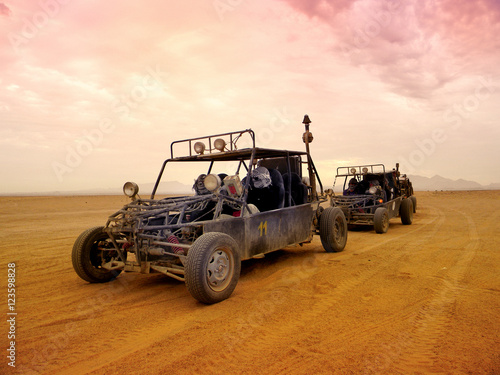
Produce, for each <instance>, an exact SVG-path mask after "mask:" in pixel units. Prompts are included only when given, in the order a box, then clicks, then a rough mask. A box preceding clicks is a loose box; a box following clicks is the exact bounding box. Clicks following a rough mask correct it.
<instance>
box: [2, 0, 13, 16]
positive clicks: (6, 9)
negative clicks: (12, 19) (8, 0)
mask: <svg viewBox="0 0 500 375" xmlns="http://www.w3.org/2000/svg"><path fill="white" fill-rule="evenodd" d="M0 14H1V15H2V16H10V14H11V11H10V9H9V7H8V6H7V5H5V4H4V3H0Z"/></svg>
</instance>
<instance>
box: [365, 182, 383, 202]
mask: <svg viewBox="0 0 500 375" xmlns="http://www.w3.org/2000/svg"><path fill="white" fill-rule="evenodd" d="M365 194H371V195H376V196H378V197H380V198H382V200H383V201H384V202H386V201H387V196H386V193H385V191H384V190H383V189H382V187H381V186H380V182H378V181H377V180H371V181H370V186H369V187H368V189H366V191H365Z"/></svg>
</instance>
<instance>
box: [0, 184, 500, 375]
mask: <svg viewBox="0 0 500 375" xmlns="http://www.w3.org/2000/svg"><path fill="white" fill-rule="evenodd" d="M416 195H417V198H418V210H417V213H416V214H415V216H414V221H413V224H412V225H411V226H404V225H402V224H401V222H400V220H399V218H395V219H392V220H391V225H390V228H389V231H388V232H387V233H386V234H376V233H375V232H374V231H373V230H359V231H351V232H349V239H348V242H347V246H346V248H345V250H344V251H343V252H341V253H326V252H324V251H323V249H322V247H321V243H320V240H319V238H317V237H316V238H315V239H314V241H313V242H312V243H311V244H308V245H305V246H303V247H300V246H295V247H290V248H286V249H283V250H280V251H277V252H274V253H272V254H268V255H267V256H266V257H265V258H264V259H258V260H251V261H245V262H243V265H242V274H241V278H240V280H239V283H238V286H237V287H236V290H235V291H234V293H233V295H232V296H231V297H230V298H229V299H228V300H225V301H223V302H221V303H219V304H215V305H211V306H206V305H203V304H201V303H199V302H197V301H196V300H195V299H193V298H192V297H191V295H190V294H189V293H188V291H187V289H186V287H185V285H184V284H183V283H182V282H179V281H176V280H173V279H170V278H168V277H166V276H164V275H161V274H150V275H143V274H133V273H122V274H121V275H120V276H119V277H118V278H117V279H116V280H115V281H112V282H110V283H106V284H89V283H86V282H84V281H83V280H81V279H80V278H79V277H78V276H77V275H76V273H75V272H74V270H73V268H72V265H71V249H72V246H73V242H74V241H75V239H76V238H77V236H78V235H79V234H80V233H81V232H82V231H84V230H85V229H87V228H89V227H93V226H96V225H104V224H105V222H106V219H107V216H108V215H109V214H112V213H113V212H115V211H116V210H117V209H119V208H120V207H121V206H122V205H123V204H125V203H127V199H126V198H125V197H108V196H95V197H89V196H88V197H2V198H0V228H1V229H0V237H1V251H0V269H1V272H2V274H3V275H4V277H2V280H3V281H2V284H1V285H2V290H3V293H4V295H3V298H2V301H3V307H2V309H3V311H4V319H3V321H4V323H2V325H1V327H2V329H1V332H2V334H1V337H2V339H1V340H0V343H1V346H2V347H1V349H2V352H3V353H4V355H2V356H1V358H2V359H0V373H1V374H87V373H90V374H165V373H169V374H193V373H202V374H428V373H439V374H499V373H500V272H499V269H500V266H499V265H500V239H499V235H500V191H475V192H419V193H417V194H416ZM13 262H15V264H16V266H15V272H16V288H15V289H16V291H15V294H16V304H15V312H17V315H16V316H15V326H14V329H15V339H14V341H15V366H16V367H15V368H13V367H10V366H9V365H8V363H9V362H11V360H9V359H8V358H6V356H5V353H7V355H8V353H9V345H10V341H12V340H9V339H8V338H7V336H8V333H9V323H7V324H6V322H5V321H6V320H7V319H8V318H9V317H11V316H9V315H5V314H6V313H8V304H7V291H6V287H7V285H6V284H7V282H6V280H7V273H8V264H9V263H13ZM6 316H7V318H5V317H6Z"/></svg>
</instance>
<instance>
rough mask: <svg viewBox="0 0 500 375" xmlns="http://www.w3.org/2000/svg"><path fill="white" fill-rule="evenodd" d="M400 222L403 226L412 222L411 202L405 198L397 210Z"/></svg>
mask: <svg viewBox="0 0 500 375" xmlns="http://www.w3.org/2000/svg"><path fill="white" fill-rule="evenodd" d="M399 210H400V211H399V213H400V215H401V222H402V223H403V225H410V224H411V223H412V222H413V202H412V200H411V199H410V198H405V199H403V201H402V202H401V207H400V208H399Z"/></svg>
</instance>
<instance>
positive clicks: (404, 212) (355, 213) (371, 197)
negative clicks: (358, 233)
mask: <svg viewBox="0 0 500 375" xmlns="http://www.w3.org/2000/svg"><path fill="white" fill-rule="evenodd" d="M337 179H341V180H343V188H342V193H341V194H340V195H339V194H335V193H334V194H333V195H332V197H331V206H333V207H337V208H340V209H341V210H342V212H344V215H345V217H346V220H347V223H348V227H349V228H352V226H356V225H373V227H374V229H375V232H377V233H386V232H387V230H388V229H389V220H390V219H391V218H393V217H396V216H400V217H401V222H402V223H403V224H405V225H410V224H411V223H412V221H413V213H415V212H416V208H417V199H416V197H415V196H414V195H413V186H412V184H411V182H410V180H409V179H408V177H407V176H406V175H401V173H400V172H399V163H397V164H396V168H394V169H393V170H392V171H389V172H387V171H386V170H385V166H384V165H383V164H370V165H361V166H350V167H339V168H337V175H336V177H335V182H334V187H335V184H336V183H337Z"/></svg>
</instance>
